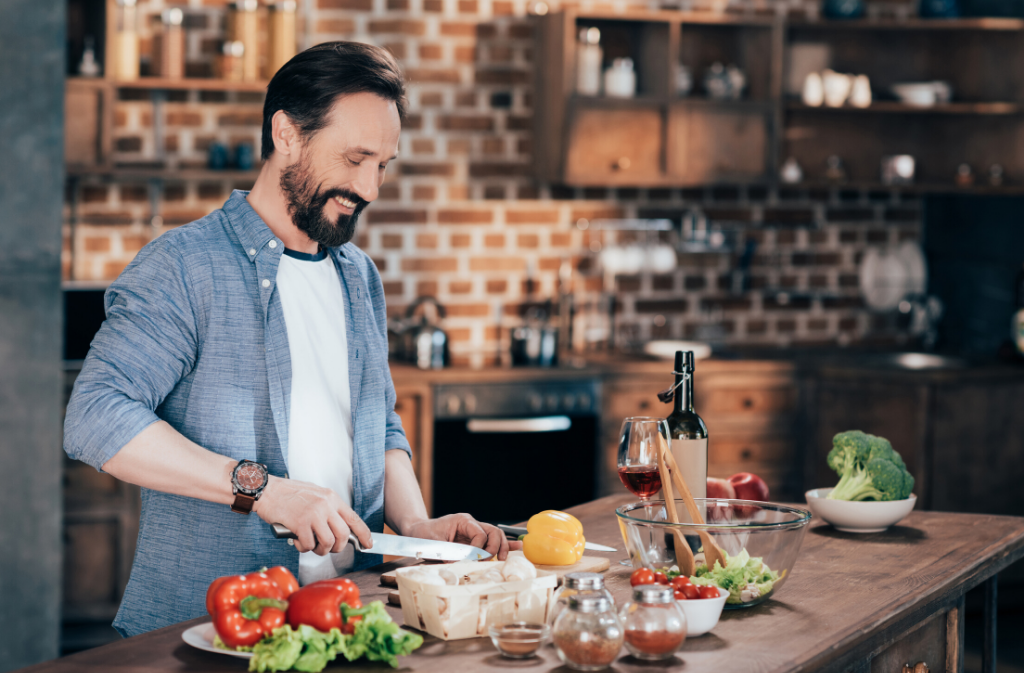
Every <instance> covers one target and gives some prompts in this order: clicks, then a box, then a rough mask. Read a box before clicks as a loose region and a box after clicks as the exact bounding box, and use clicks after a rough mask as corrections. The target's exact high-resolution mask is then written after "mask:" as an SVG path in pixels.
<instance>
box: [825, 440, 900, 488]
mask: <svg viewBox="0 0 1024 673" xmlns="http://www.w3.org/2000/svg"><path fill="white" fill-rule="evenodd" d="M828 465H829V467H831V468H832V469H833V470H835V471H836V473H838V474H839V483H838V484H836V487H835V488H833V489H832V492H831V493H829V495H828V497H829V499H831V500H903V499H905V498H907V497H909V496H910V493H911V492H912V491H913V489H914V477H913V476H911V474H910V473H909V472H908V471H907V466H906V464H905V463H904V462H903V458H902V457H901V456H900V454H899V453H897V452H896V450H895V449H893V448H892V444H890V443H889V440H887V439H885V438H884V437H876V436H875V435H869V434H867V433H864V432H861V431H860V430H849V431H847V432H840V433H839V434H837V435H836V436H835V438H833V440H832V451H830V452H829V454H828Z"/></svg>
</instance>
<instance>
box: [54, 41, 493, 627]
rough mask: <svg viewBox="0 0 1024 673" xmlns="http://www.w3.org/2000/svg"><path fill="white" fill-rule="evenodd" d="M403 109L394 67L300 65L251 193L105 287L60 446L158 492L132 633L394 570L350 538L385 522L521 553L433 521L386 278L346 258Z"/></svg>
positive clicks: (130, 618) (345, 57)
mask: <svg viewBox="0 0 1024 673" xmlns="http://www.w3.org/2000/svg"><path fill="white" fill-rule="evenodd" d="M404 95H405V94H404V85H403V82H402V76H401V74H400V71H399V69H398V65H397V63H396V62H395V61H394V59H393V58H392V57H391V56H390V55H389V54H388V53H387V52H385V51H383V50H382V49H378V48H376V47H372V46H369V45H365V44H357V43H346V42H332V43H327V44H322V45H319V46H317V47H313V48H312V49H309V50H307V51H305V52H303V53H301V54H299V55H298V56H296V57H295V58H293V59H292V60H291V61H290V62H289V63H287V64H286V65H285V66H284V67H283V68H281V70H280V71H278V73H277V74H276V75H275V76H274V78H273V79H272V80H271V82H270V84H269V86H268V87H267V98H266V103H265V105H264V108H263V143H262V155H263V159H264V163H263V166H262V169H261V170H260V174H259V177H258V178H257V180H256V183H255V185H254V186H253V189H252V191H250V192H248V193H246V192H243V191H235V192H234V193H232V194H231V197H230V198H229V199H228V201H227V202H226V203H225V204H224V207H223V208H222V209H220V210H217V211H215V212H213V213H211V214H210V215H208V216H206V217H204V218H202V219H200V220H197V221H195V222H192V223H191V224H188V225H185V226H183V227H179V228H177V229H174V230H173V231H169V232H167V233H165V234H164V235H163V236H161V237H159V238H158V239H156V240H155V241H153V242H152V243H150V244H149V245H147V246H146V247H145V248H144V249H143V250H142V251H141V252H140V253H139V254H138V256H137V257H136V258H135V260H134V261H133V262H132V263H131V264H130V265H129V266H128V267H127V268H126V269H125V270H124V272H123V273H122V274H121V276H120V277H119V278H118V279H117V280H116V281H115V282H114V283H113V284H112V285H111V286H110V289H109V290H107V293H106V296H105V307H106V314H107V320H106V322H105V323H104V324H103V326H102V328H101V329H100V331H99V333H98V334H97V335H96V338H95V340H94V341H93V343H92V347H91V349H90V351H89V355H88V357H87V358H86V360H85V363H84V366H83V368H82V371H81V374H80V375H79V377H78V380H77V382H76V384H75V389H74V392H73V394H72V398H71V401H70V403H69V405H68V412H67V419H66V422H65V433H64V446H65V450H66V451H67V453H68V455H69V456H71V457H72V458H75V459H78V460H82V461H85V462H87V463H90V464H91V465H93V466H94V467H96V468H97V469H101V470H103V471H106V472H108V473H110V474H112V475H114V476H115V477H117V478H119V479H122V480H124V481H127V482H130V483H133V484H138V485H140V486H142V488H143V490H142V520H141V524H140V528H139V538H138V548H137V552H136V555H135V561H134V564H133V567H132V572H131V579H130V580H129V582H128V586H127V589H126V590H125V595H124V598H123V600H122V603H121V608H120V610H119V611H118V614H117V618H116V619H115V621H114V626H115V628H116V629H117V630H118V631H119V632H120V633H121V634H122V635H125V636H129V635H135V634H139V633H143V632H145V631H149V630H151V629H155V628H159V627H162V626H167V625H168V624H173V623H176V622H179V621H182V620H185V619H190V618H194V617H198V616H200V615H202V614H203V613H204V612H205V607H204V597H205V591H206V587H207V586H208V585H209V584H210V582H211V581H212V580H213V579H214V578H216V577H219V576H222V575H227V574H233V573H235V574H237V573H245V572H250V571H253V570H255V569H257V568H259V567H261V566H275V565H284V566H287V567H289V568H290V569H291V570H292V571H293V572H294V573H295V574H296V575H297V576H298V578H299V581H300V583H302V584H306V583H309V582H312V581H315V580H318V579H323V578H327V577H334V576H337V575H339V574H342V573H345V572H348V571H350V570H353V569H357V568H360V567H365V566H368V565H372V564H374V563H378V562H379V561H380V557H379V556H376V555H372V554H355V553H354V550H353V549H352V547H351V546H350V545H348V544H347V541H348V536H349V534H350V532H351V533H353V534H355V536H356V537H357V538H358V539H359V541H360V542H361V543H362V545H363V546H364V547H370V546H372V540H371V538H370V531H381V530H382V529H383V526H384V523H385V522H386V523H387V524H388V525H389V526H390V527H391V528H392V529H393V530H394V531H395V532H397V533H399V534H401V535H408V536H412V537H419V538H429V539H440V540H449V541H459V542H465V543H469V544H473V545H476V546H480V547H484V548H485V549H487V550H488V551H490V552H492V553H495V554H497V555H498V556H499V558H504V557H505V555H506V554H507V552H508V549H509V543H508V542H506V540H505V537H504V535H503V534H502V533H501V532H500V531H498V530H497V529H496V528H494V527H493V526H488V525H486V524H481V523H478V522H477V521H475V520H474V519H473V518H472V517H471V516H469V515H467V514H454V515H449V516H446V517H441V518H438V519H430V518H428V516H427V512H426V508H425V506H424V503H423V497H422V495H421V493H420V489H419V485H418V484H417V482H416V478H415V476H414V474H413V470H412V463H411V461H410V456H411V451H410V448H409V443H408V441H407V440H406V438H405V433H404V432H403V430H402V425H401V421H400V420H399V417H398V415H397V414H396V413H395V410H394V405H395V390H394V386H393V384H392V381H391V375H390V372H389V370H388V362H387V355H388V347H387V328H386V325H385V320H386V316H385V306H384V293H383V288H382V286H381V281H380V276H379V275H378V273H377V269H376V268H375V267H374V265H373V262H372V261H371V260H370V258H369V257H368V256H367V255H366V254H364V253H363V252H362V251H360V250H359V249H358V248H356V247H355V245H354V244H352V243H351V242H350V241H351V239H352V236H353V233H354V232H355V229H356V222H357V219H358V217H359V213H360V212H361V211H362V210H363V208H365V207H366V206H367V205H368V204H369V203H371V202H372V201H374V200H375V199H376V198H377V194H378V189H379V188H380V186H381V184H382V183H383V181H384V173H385V170H386V169H387V166H388V163H389V162H391V161H392V160H393V159H394V158H395V157H396V155H397V153H398V144H399V134H400V131H401V119H402V114H403V111H404V105H405V98H404ZM250 512H252V513H254V514H255V515H256V516H251V515H248V514H249V513H250ZM272 523H282V524H284V525H285V526H287V527H288V528H290V529H291V530H292V531H294V532H295V533H296V534H297V536H298V539H297V541H296V544H295V546H294V547H292V546H288V545H287V544H285V543H284V542H283V541H282V540H278V539H275V537H274V536H273V532H272V529H271V526H270V525H269V524H272Z"/></svg>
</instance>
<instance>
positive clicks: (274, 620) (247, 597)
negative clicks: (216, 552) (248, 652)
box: [207, 573, 288, 647]
mask: <svg viewBox="0 0 1024 673" xmlns="http://www.w3.org/2000/svg"><path fill="white" fill-rule="evenodd" d="M219 580H220V581H218V580H214V583H215V584H216V588H214V587H213V585H211V590H212V591H211V592H208V593H207V607H208V609H209V607H211V606H212V608H213V611H212V615H213V626H214V628H215V629H216V630H217V635H218V636H220V639H221V640H223V641H224V644H225V645H227V646H228V647H239V646H246V647H251V646H252V645H255V644H256V643H258V642H259V641H260V640H262V639H263V637H264V636H266V635H270V633H271V632H272V631H273V630H274V629H276V628H277V627H279V626H282V625H283V624H284V621H285V610H287V609H288V603H287V601H285V600H284V591H283V590H282V589H281V587H279V586H278V585H277V583H275V582H274V580H272V579H270V577H268V576H267V575H266V574H265V573H251V574H249V575H235V576H229V577H226V578H219Z"/></svg>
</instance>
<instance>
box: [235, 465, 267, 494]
mask: <svg viewBox="0 0 1024 673" xmlns="http://www.w3.org/2000/svg"><path fill="white" fill-rule="evenodd" d="M266 478H267V473H266V472H265V471H264V470H263V467H262V466H260V465H258V464H256V463H244V464H242V465H240V466H239V467H238V469H237V470H236V471H235V481H236V483H237V484H238V487H239V488H241V489H243V490H245V491H256V490H259V489H260V487H262V486H263V482H264V481H265V480H266Z"/></svg>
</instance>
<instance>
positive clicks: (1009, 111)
mask: <svg viewBox="0 0 1024 673" xmlns="http://www.w3.org/2000/svg"><path fill="white" fill-rule="evenodd" d="M786 109H787V110H790V111H793V112H821V113H833V114H835V113H851V112H852V113H857V114H871V113H883V114H924V115H929V114H935V115H941V114H946V115H980V116H984V115H990V116H991V115H1016V114H1021V113H1022V112H1024V107H1022V106H1021V104H1020V103H1009V102H988V103H968V102H963V103H960V102H957V103H942V104H939V105H935V106H932V107H919V106H915V105H906V104H905V103H900V102H897V101H875V102H873V103H872V104H871V106H870V107H866V108H858V107H853V106H851V105H844V106H842V107H828V106H826V105H822V106H820V107H811V106H809V105H804V104H803V103H798V102H790V103H787V104H786Z"/></svg>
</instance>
